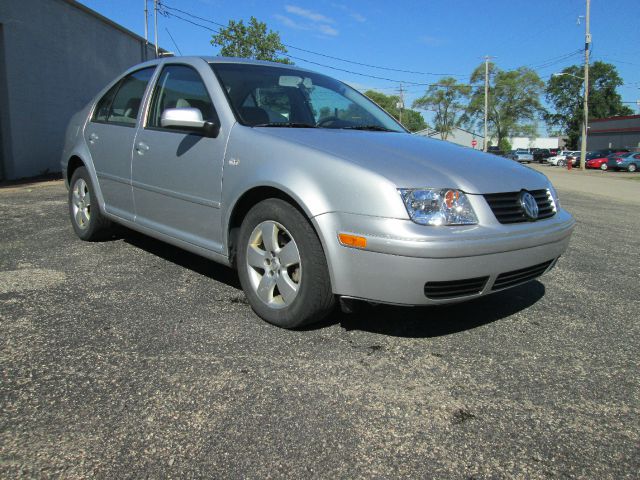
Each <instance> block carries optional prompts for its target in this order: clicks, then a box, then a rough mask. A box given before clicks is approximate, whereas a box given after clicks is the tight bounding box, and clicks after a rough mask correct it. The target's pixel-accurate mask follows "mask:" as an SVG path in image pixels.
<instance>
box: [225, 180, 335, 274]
mask: <svg viewBox="0 0 640 480" xmlns="http://www.w3.org/2000/svg"><path fill="white" fill-rule="evenodd" d="M270 198H278V199H280V200H283V201H285V202H287V203H289V204H290V205H291V206H292V207H294V208H296V209H297V210H298V211H300V213H301V214H302V215H304V217H305V218H306V219H307V220H308V221H309V223H310V225H311V228H313V230H314V232H315V233H316V235H317V237H318V238H319V239H320V243H321V244H322V248H323V250H324V251H325V255H326V248H325V245H324V244H323V239H322V235H319V234H318V230H317V226H316V225H315V223H314V222H313V221H312V218H313V216H312V215H311V212H310V211H309V209H308V208H306V206H305V204H304V202H302V200H301V199H299V198H296V197H295V196H294V195H293V194H292V193H290V192H287V191H285V189H283V188H281V187H279V186H274V185H260V186H254V187H252V188H250V189H249V190H247V191H245V192H244V193H243V194H242V195H240V196H239V197H238V199H237V200H236V201H235V203H234V204H233V206H232V207H231V208H230V209H229V215H228V220H227V222H226V229H225V233H226V244H227V250H228V255H229V261H230V263H231V265H232V266H234V267H235V266H236V252H237V237H238V233H239V232H240V226H241V225H242V221H243V220H244V218H245V216H246V215H247V213H249V210H251V209H252V208H253V207H254V206H255V205H257V204H258V203H260V202H262V201H263V200H267V199H270Z"/></svg>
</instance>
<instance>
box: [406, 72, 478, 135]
mask: <svg viewBox="0 0 640 480" xmlns="http://www.w3.org/2000/svg"><path fill="white" fill-rule="evenodd" d="M470 93H471V87H469V86H468V85H460V84H458V82H457V81H456V79H455V78H453V77H445V78H443V79H441V80H440V81H439V82H438V83H437V84H436V85H431V86H429V88H428V89H427V91H426V92H425V94H424V95H423V96H422V97H420V98H418V99H416V100H415V101H414V102H413V108H420V109H422V110H432V111H434V112H435V117H434V119H433V121H434V126H433V127H434V129H435V130H436V131H437V132H438V133H439V134H440V138H441V139H442V140H446V139H447V137H448V136H449V134H450V133H451V132H452V131H453V129H454V128H455V127H458V126H460V121H461V113H463V112H464V110H465V109H466V103H464V100H466V99H467V98H468V96H469V94H470Z"/></svg>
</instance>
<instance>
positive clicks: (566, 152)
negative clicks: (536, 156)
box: [547, 150, 580, 166]
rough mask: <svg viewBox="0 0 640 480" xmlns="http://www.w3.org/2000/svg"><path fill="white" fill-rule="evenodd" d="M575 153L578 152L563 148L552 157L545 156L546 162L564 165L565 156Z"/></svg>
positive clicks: (565, 161) (565, 162)
mask: <svg viewBox="0 0 640 480" xmlns="http://www.w3.org/2000/svg"><path fill="white" fill-rule="evenodd" d="M576 153H578V154H580V152H575V151H571V150H563V151H562V152H560V153H558V154H557V155H555V156H553V157H549V158H547V163H550V164H551V165H556V166H558V165H559V166H565V165H566V164H567V157H568V156H574V155H575V154H576Z"/></svg>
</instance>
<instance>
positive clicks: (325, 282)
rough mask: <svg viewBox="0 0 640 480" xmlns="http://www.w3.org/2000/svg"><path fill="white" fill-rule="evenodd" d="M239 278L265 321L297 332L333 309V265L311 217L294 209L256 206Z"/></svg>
mask: <svg viewBox="0 0 640 480" xmlns="http://www.w3.org/2000/svg"><path fill="white" fill-rule="evenodd" d="M237 265H238V276H239V277H240V283H241V285H242V289H243V290H244V292H245V294H246V296H247V299H248V300H249V304H250V305H251V307H252V308H253V310H254V311H255V312H256V313H257V314H258V316H260V317H261V318H262V319H264V320H266V321H267V322H269V323H273V324H274V325H277V326H279V327H283V328H296V327H301V326H303V325H305V324H309V323H313V322H316V321H319V320H321V319H322V318H324V317H325V316H326V315H328V313H329V312H330V311H331V310H332V308H333V306H334V303H335V298H334V295H333V293H332V291H331V282H330V280H329V271H328V267H327V261H326V258H325V255H324V251H323V249H322V245H321V243H320V240H319V239H318V236H317V235H316V233H315V231H314V230H313V228H312V226H311V224H310V223H309V221H308V220H307V218H306V217H305V216H304V215H303V214H302V213H300V211H298V210H297V209H296V208H294V207H293V206H292V205H291V204H289V203H287V202H285V201H283V200H280V199H275V198H272V199H268V200H264V201H262V202H260V203H258V204H257V205H256V206H254V207H253V208H252V209H251V210H250V211H249V213H248V214H247V216H246V217H245V219H244V221H243V222H242V226H241V228H240V235H239V242H238V262H237Z"/></svg>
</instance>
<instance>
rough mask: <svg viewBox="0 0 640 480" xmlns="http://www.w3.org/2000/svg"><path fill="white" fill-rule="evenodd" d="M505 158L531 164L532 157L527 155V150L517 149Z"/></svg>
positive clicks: (529, 154)
mask: <svg viewBox="0 0 640 480" xmlns="http://www.w3.org/2000/svg"><path fill="white" fill-rule="evenodd" d="M505 158H509V159H511V160H515V161H516V162H522V163H531V162H533V155H532V154H531V153H529V150H527V149H524V148H518V149H517V150H514V151H512V152H511V153H509V154H507V155H505Z"/></svg>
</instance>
